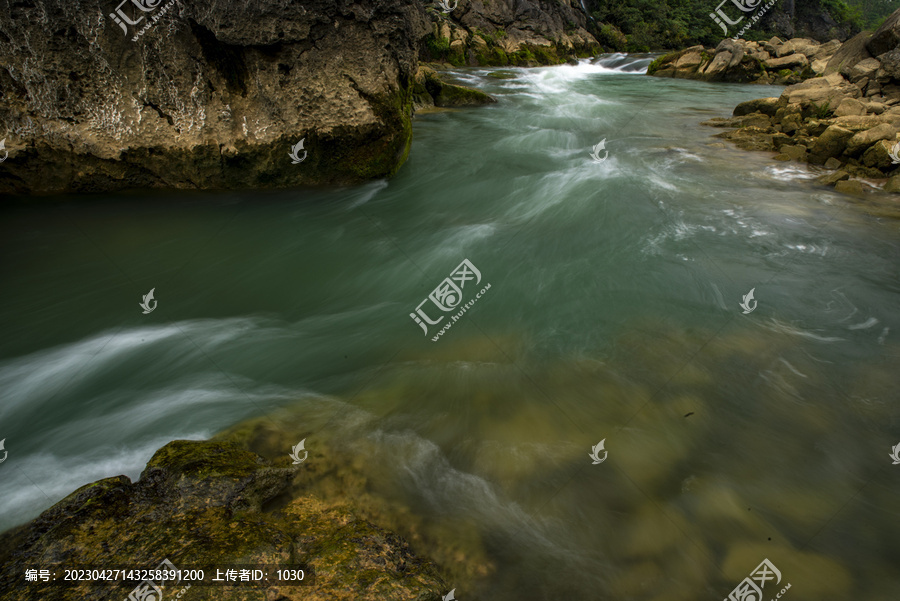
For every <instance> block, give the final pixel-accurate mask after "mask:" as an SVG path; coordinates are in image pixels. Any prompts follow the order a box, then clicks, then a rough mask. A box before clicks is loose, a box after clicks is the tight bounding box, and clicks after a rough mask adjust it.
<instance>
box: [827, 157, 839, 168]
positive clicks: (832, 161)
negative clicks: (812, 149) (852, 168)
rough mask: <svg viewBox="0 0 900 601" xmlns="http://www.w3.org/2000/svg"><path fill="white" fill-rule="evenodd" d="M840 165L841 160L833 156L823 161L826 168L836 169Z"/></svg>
mask: <svg viewBox="0 0 900 601" xmlns="http://www.w3.org/2000/svg"><path fill="white" fill-rule="evenodd" d="M840 166H841V162H840V161H839V160H837V159H836V158H834V157H828V160H827V161H825V168H826V169H837V168H838V167H840Z"/></svg>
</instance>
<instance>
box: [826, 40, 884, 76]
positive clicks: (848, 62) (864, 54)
mask: <svg viewBox="0 0 900 601" xmlns="http://www.w3.org/2000/svg"><path fill="white" fill-rule="evenodd" d="M871 37H872V33H871V32H868V31H863V32H862V33H858V34H856V35H855V36H853V37H852V38H850V39H849V40H847V41H846V42H844V43H843V44H842V45H841V47H840V49H838V51H837V52H835V53H834V56H832V57H831V59H829V61H828V66H827V67H825V75H831V74H832V73H844V72H845V71H846V70H847V69H849V68H850V67H852V66H853V65H855V64H857V63H859V62H860V61H864V60H866V59H867V58H872V55H871V54H869V51H868V50H867V49H866V43H868V41H869V39H870V38H871ZM885 52H887V50H885Z"/></svg>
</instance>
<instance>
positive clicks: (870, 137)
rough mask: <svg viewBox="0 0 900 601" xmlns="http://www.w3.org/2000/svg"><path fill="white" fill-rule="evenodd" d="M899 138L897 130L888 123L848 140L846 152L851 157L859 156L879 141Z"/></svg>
mask: <svg viewBox="0 0 900 601" xmlns="http://www.w3.org/2000/svg"><path fill="white" fill-rule="evenodd" d="M896 136H897V128H896V127H894V126H893V125H890V124H888V123H882V124H880V125H876V126H875V127H873V128H871V129H867V130H865V131H861V132H857V133H855V134H853V136H852V137H851V138H850V139H849V140H847V147H846V148H845V149H844V152H845V153H846V154H848V155H849V156H858V155H860V154H862V152H863V151H864V150H866V149H867V148H869V146H871V145H873V144H874V143H875V142H878V141H879V140H894V139H895V138H896Z"/></svg>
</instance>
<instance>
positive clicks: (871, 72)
mask: <svg viewBox="0 0 900 601" xmlns="http://www.w3.org/2000/svg"><path fill="white" fill-rule="evenodd" d="M880 68H881V61H879V60H878V59H875V58H867V59H864V60H861V61H859V62H858V63H856V64H855V65H853V66H852V67H849V68H848V69H847V70H846V71H847V78H848V79H849V80H850V81H852V82H853V83H856V82H858V81H860V80H861V79H869V78H871V77H874V76H875V72H876V71H878V69H880Z"/></svg>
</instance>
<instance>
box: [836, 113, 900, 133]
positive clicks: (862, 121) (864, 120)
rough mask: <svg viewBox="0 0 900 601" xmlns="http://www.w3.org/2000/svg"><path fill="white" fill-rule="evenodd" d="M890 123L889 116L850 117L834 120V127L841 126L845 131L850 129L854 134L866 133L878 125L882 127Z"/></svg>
mask: <svg viewBox="0 0 900 601" xmlns="http://www.w3.org/2000/svg"><path fill="white" fill-rule="evenodd" d="M887 121H890V116H888V115H887V114H884V115H865V116H862V117H860V116H855V115H848V116H846V117H838V118H837V119H835V120H834V125H840V126H841V127H843V128H845V129H849V130H850V131H852V132H853V133H856V132H860V131H865V130H867V129H872V128H873V127H875V126H876V125H881V124H882V123H886V122H887Z"/></svg>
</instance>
